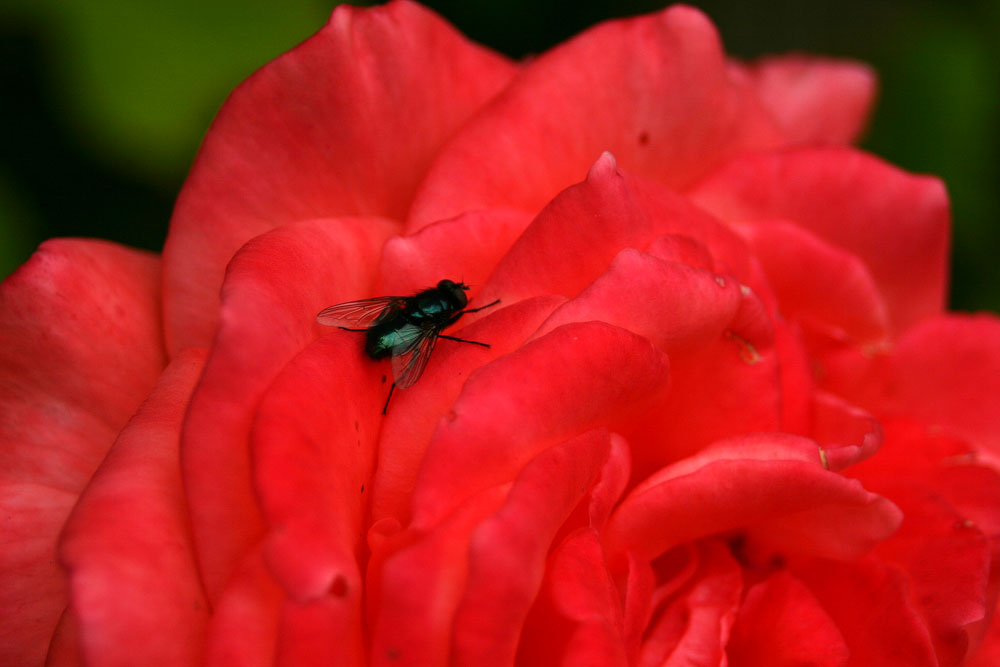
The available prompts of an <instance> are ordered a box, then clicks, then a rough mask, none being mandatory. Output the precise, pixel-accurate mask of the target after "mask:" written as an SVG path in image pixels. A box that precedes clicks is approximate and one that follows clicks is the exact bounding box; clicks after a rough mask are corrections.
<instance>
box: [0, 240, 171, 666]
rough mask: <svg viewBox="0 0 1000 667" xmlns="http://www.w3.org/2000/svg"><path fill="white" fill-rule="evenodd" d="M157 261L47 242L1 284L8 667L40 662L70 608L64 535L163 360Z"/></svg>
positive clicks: (0, 567) (1, 493)
mask: <svg viewBox="0 0 1000 667" xmlns="http://www.w3.org/2000/svg"><path fill="white" fill-rule="evenodd" d="M158 294H159V262H158V261H157V259H156V258H155V257H154V256H152V255H150V254H149V253H145V252H139V251H135V250H131V249H128V248H124V247H122V246H118V245H115V244H112V243H106V242H98V241H80V240H56V241H48V242H46V243H44V244H42V246H41V247H40V248H39V250H38V252H36V253H35V254H34V255H33V256H32V258H31V259H30V260H29V261H28V262H27V263H26V264H25V265H24V266H22V267H21V268H20V269H18V270H17V271H15V272H14V273H13V274H11V275H10V276H9V277H8V278H7V279H6V280H4V282H3V284H2V285H0V368H2V369H3V377H2V379H0V405H2V406H3V408H2V414H0V442H2V448H0V452H2V454H0V456H2V458H0V515H2V516H3V517H4V519H3V528H2V530H0V535H2V536H3V537H2V538H0V577H2V580H3V582H4V584H3V586H2V587H0V617H2V618H3V619H4V622H3V623H0V663H4V664H8V663H9V664H38V663H40V662H41V661H42V660H43V659H44V656H45V652H46V650H47V645H48V642H49V638H50V637H51V636H52V631H53V628H55V626H56V623H57V622H58V620H59V616H60V614H62V612H63V608H64V607H65V605H66V592H65V583H64V574H63V573H62V572H61V571H60V568H59V566H58V565H57V563H56V553H55V543H56V538H57V536H58V533H59V531H60V529H61V528H62V525H63V523H64V521H65V520H66V517H67V515H68V514H69V511H70V509H71V508H72V506H73V504H74V503H75V502H76V498H77V495H78V494H79V493H80V492H81V491H82V490H83V488H84V486H85V485H86V484H87V482H88V481H89V479H90V476H91V475H92V474H93V472H94V470H95V469H96V468H97V466H98V465H99V464H100V462H101V459H102V458H103V457H104V455H105V453H106V452H107V450H108V448H109V447H110V446H111V443H112V442H113V441H114V438H115V435H116V434H117V433H118V430H119V429H120V428H121V427H122V426H123V425H124V424H125V422H126V420H127V419H128V418H129V417H130V416H131V415H132V413H133V412H134V411H135V409H136V408H137V407H138V406H139V404H140V403H141V402H142V400H143V398H145V396H146V394H147V393H148V392H149V390H150V388H151V387H152V386H153V384H154V382H155V381H156V377H157V375H158V374H159V372H160V369H161V368H162V367H163V364H164V353H163V343H162V338H161V334H160V314H159V300H158Z"/></svg>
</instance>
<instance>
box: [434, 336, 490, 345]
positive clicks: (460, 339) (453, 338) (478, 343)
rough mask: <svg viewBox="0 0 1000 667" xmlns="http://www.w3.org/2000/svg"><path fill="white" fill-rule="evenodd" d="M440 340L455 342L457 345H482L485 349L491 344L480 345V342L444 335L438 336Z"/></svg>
mask: <svg viewBox="0 0 1000 667" xmlns="http://www.w3.org/2000/svg"><path fill="white" fill-rule="evenodd" d="M438 338H447V339H448V340H453V341H455V342H456V343H471V344H473V345H482V346H483V347H489V346H490V344H489V343H480V342H479V341H478V340H466V339H464V338H455V337H454V336H446V335H444V334H438Z"/></svg>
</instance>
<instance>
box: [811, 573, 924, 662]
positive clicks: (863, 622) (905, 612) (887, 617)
mask: <svg viewBox="0 0 1000 667" xmlns="http://www.w3.org/2000/svg"><path fill="white" fill-rule="evenodd" d="M793 574H795V575H797V576H798V578H799V579H801V580H802V581H803V582H804V583H805V584H806V585H807V586H808V587H809V589H810V591H811V592H812V594H813V595H814V596H815V597H816V599H817V600H818V601H819V603H820V605H822V607H823V609H824V610H825V611H826V613H827V614H829V615H830V618H832V619H833V621H834V623H836V625H837V629H839V630H840V633H841V635H843V637H844V640H845V641H846V643H847V649H848V651H850V660H849V661H848V663H847V664H848V665H849V666H850V667H864V666H867V665H907V667H932V666H933V667H937V665H938V661H937V658H936V657H935V656H934V646H933V645H932V644H931V640H930V636H929V635H928V633H927V628H926V627H925V626H924V623H923V621H922V620H921V619H920V616H919V614H918V613H917V611H916V610H915V609H914V607H913V602H912V599H911V597H910V593H909V591H908V589H907V585H906V577H905V575H904V574H903V573H902V572H901V571H900V570H899V569H897V568H895V567H893V566H891V565H884V564H882V563H880V562H879V561H878V560H876V559H874V558H866V559H864V560H861V561H854V562H842V561H836V560H815V561H813V562H811V563H809V564H808V565H805V566H802V567H798V568H796V570H795V571H794V572H793Z"/></svg>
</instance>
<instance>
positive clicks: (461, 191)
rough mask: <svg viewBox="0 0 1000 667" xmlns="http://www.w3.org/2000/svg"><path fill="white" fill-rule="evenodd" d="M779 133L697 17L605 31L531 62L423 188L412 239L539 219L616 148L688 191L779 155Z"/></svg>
mask: <svg viewBox="0 0 1000 667" xmlns="http://www.w3.org/2000/svg"><path fill="white" fill-rule="evenodd" d="M580 63H587V66H586V67H581V66H580ZM770 123H771V121H770V119H768V118H767V117H766V114H765V113H764V112H763V110H762V109H761V108H760V107H759V106H758V102H757V100H756V97H755V95H754V94H753V92H752V91H751V90H749V89H747V88H745V87H742V86H736V85H733V83H732V81H731V79H730V77H729V75H728V72H727V64H726V62H725V57H724V54H723V52H722V47H721V44H720V43H719V37H718V34H717V33H716V31H715V27H714V26H713V25H712V24H711V22H710V21H709V20H708V18H706V17H705V15H704V14H702V13H701V12H699V11H698V10H696V9H693V8H691V7H681V6H677V7H672V8H669V9H666V10H664V11H662V12H659V13H656V14H650V15H648V16H642V17H638V18H633V19H626V20H619V21H608V22H605V23H601V24H600V25H598V26H595V27H594V28H591V29H590V30H587V31H586V32H584V33H582V34H581V35H579V36H577V37H575V38H574V39H572V40H570V41H569V42H566V43H565V44H562V45H561V46H558V47H556V48H554V49H552V50H551V51H548V52H546V53H544V54H542V55H541V56H539V57H538V58H536V59H535V60H533V61H531V62H530V63H529V64H528V65H526V66H525V68H524V69H523V70H522V71H521V73H520V75H519V76H518V77H516V78H515V79H514V80H513V82H512V83H511V84H510V86H509V87H508V88H507V89H506V90H505V91H504V92H503V93H502V94H501V95H500V96H499V97H498V98H497V99H496V100H495V101H493V102H492V103H491V104H489V105H488V106H487V107H486V108H485V109H484V110H483V111H481V112H480V113H479V114H478V115H477V116H476V117H474V118H473V120H472V121H471V122H470V123H468V124H467V125H466V126H465V127H463V128H462V130H461V132H460V133H459V134H458V135H457V136H456V138H455V139H454V140H453V141H451V142H450V143H449V144H448V145H447V146H446V147H445V149H444V150H443V152H442V154H441V156H440V157H438V159H437V160H436V161H435V162H434V164H433V166H432V167H431V169H430V171H429V173H428V175H427V178H426V179H425V180H424V182H423V183H422V185H421V187H420V190H419V191H418V195H417V198H416V201H415V202H414V205H413V208H412V209H411V211H410V222H409V227H408V230H409V231H413V230H415V229H419V228H420V227H422V226H424V225H426V224H428V223H429V222H433V221H434V220H441V219H444V218H450V217H452V216H454V215H456V214H458V213H461V212H463V211H469V210H478V209H484V208H511V209H519V210H523V211H537V210H538V209H539V208H541V207H542V205H544V204H545V202H547V201H548V200H549V199H551V198H552V197H553V196H554V195H555V194H556V193H557V192H558V191H559V190H561V189H562V188H565V187H566V186H568V185H570V184H571V183H574V182H575V181H576V180H577V179H578V178H579V175H580V174H581V173H583V172H584V170H585V169H586V168H587V166H588V165H589V164H590V163H591V162H592V161H593V160H594V159H595V158H596V157H597V156H598V155H599V154H600V153H601V151H605V150H608V151H612V152H613V153H615V155H616V156H618V158H619V160H621V163H622V164H623V165H625V166H626V168H628V169H629V170H630V171H634V172H635V173H637V174H641V175H643V176H645V177H648V178H651V179H654V180H657V181H659V182H661V183H665V184H668V185H672V186H683V185H686V184H689V183H691V182H693V181H694V180H695V179H697V178H698V177H699V176H701V175H703V174H704V173H706V172H707V171H708V170H709V169H711V168H712V167H713V166H714V165H716V164H718V163H719V162H720V161H721V160H722V159H724V158H725V157H727V156H729V155H732V154H734V153H736V152H738V151H740V150H745V149H748V148H762V147H770V146H774V145H777V144H776V141H777V138H778V135H777V133H776V131H775V129H774V127H773V126H771V124H770ZM483 155H488V156H490V159H489V160H485V161H484V160H483V159H482V156H483Z"/></svg>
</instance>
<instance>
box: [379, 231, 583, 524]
mask: <svg viewBox="0 0 1000 667" xmlns="http://www.w3.org/2000/svg"><path fill="white" fill-rule="evenodd" d="M428 229H430V228H428ZM563 301H564V299H562V298H561V297H557V296H540V297H536V298H533V299H525V300H524V301H521V302H519V303H514V304H512V305H510V306H507V307H500V308H499V309H498V310H496V311H494V312H493V313H492V314H490V315H489V316H488V317H484V318H483V319H481V320H478V321H477V322H474V323H473V324H471V325H470V326H467V327H463V328H462V329H460V330H458V331H457V332H451V331H450V330H449V335H451V334H452V333H457V334H458V335H459V336H460V337H462V338H466V339H468V340H476V341H482V342H487V343H489V345H490V347H489V349H483V348H482V347H480V346H478V345H462V344H458V343H452V342H448V341H447V340H444V341H441V342H440V343H439V344H438V345H437V347H435V348H434V356H433V358H432V359H431V361H430V362H428V364H427V370H425V371H424V374H423V376H421V378H420V381H419V382H418V383H417V384H416V385H414V386H412V387H410V388H409V389H406V390H405V391H399V392H396V393H395V394H394V395H393V398H392V407H391V409H390V410H389V414H388V415H386V417H385V420H384V424H383V426H382V431H381V433H380V435H379V451H378V466H377V467H376V473H375V482H374V484H373V486H374V490H373V495H372V509H371V512H372V521H373V522H374V521H378V520H380V519H384V518H386V517H390V516H391V517H395V518H396V519H397V520H398V521H399V522H400V524H402V525H405V524H407V523H408V522H409V518H410V511H411V503H412V495H413V488H414V487H415V486H416V483H417V476H418V474H419V472H420V468H421V466H422V465H423V460H424V454H425V453H426V451H427V445H428V444H429V443H430V441H431V436H433V435H434V430H435V429H436V428H437V426H438V422H440V420H441V417H442V416H443V415H445V414H446V413H447V411H448V410H449V408H451V406H452V404H454V402H455V400H456V399H457V398H458V396H459V393H460V392H461V391H462V387H463V385H464V384H465V381H466V379H467V378H468V377H469V374H470V373H472V372H473V371H474V370H475V369H477V368H479V367H480V366H482V365H484V364H486V363H488V362H490V361H492V360H494V359H497V358H499V357H502V356H503V355H505V354H508V353H510V352H513V351H514V350H516V349H517V348H519V347H520V346H521V345H522V344H523V343H524V341H525V340H526V339H527V338H528V337H529V336H530V335H531V334H532V332H534V331H535V330H536V329H537V328H538V325H539V324H540V323H541V322H542V320H544V319H545V318H546V317H547V316H548V315H549V314H550V313H551V312H552V311H553V309H555V308H556V307H557V306H559V304H561V303H562V302H563ZM500 305H501V306H503V304H500ZM383 377H384V376H383ZM382 391H386V389H385V385H382Z"/></svg>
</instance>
